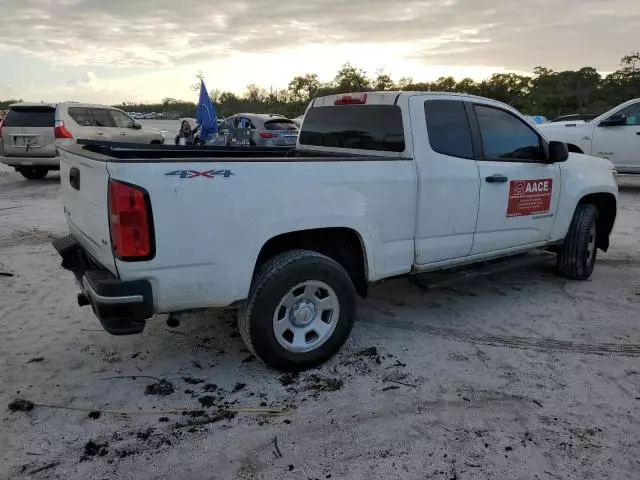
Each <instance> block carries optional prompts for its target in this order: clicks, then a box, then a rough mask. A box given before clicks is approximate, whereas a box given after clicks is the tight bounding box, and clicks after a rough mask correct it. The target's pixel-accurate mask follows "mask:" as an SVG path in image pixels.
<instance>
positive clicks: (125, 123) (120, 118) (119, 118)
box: [109, 110, 135, 128]
mask: <svg viewBox="0 0 640 480" xmlns="http://www.w3.org/2000/svg"><path fill="white" fill-rule="evenodd" d="M109 113H110V114H111V118H113V122H114V123H115V124H116V127H118V128H134V127H135V122H134V121H133V119H132V118H131V117H129V116H128V115H125V114H124V113H122V112H119V111H118V110H111V111H110V112H109Z"/></svg>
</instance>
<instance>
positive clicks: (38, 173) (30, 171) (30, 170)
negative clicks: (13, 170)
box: [18, 167, 49, 180]
mask: <svg viewBox="0 0 640 480" xmlns="http://www.w3.org/2000/svg"><path fill="white" fill-rule="evenodd" d="M18 172H20V173H21V174H22V176H23V177H24V178H26V179H28V180H42V179H43V178H44V177H46V176H47V173H49V169H48V168H46V167H20V168H18Z"/></svg>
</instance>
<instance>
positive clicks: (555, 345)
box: [358, 320, 640, 357]
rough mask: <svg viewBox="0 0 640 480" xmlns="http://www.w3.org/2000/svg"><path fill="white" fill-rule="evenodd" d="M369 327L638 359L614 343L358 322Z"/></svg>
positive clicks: (633, 350) (633, 349)
mask: <svg viewBox="0 0 640 480" xmlns="http://www.w3.org/2000/svg"><path fill="white" fill-rule="evenodd" d="M358 323H360V324H363V325H366V326H369V327H380V326H384V327H389V328H394V329H397V330H403V331H407V332H422V333H429V334H432V335H437V336H440V337H445V338H452V339H455V340H462V341H465V342H469V343H481V344H484V345H489V346H493V347H508V348H522V349H529V350H538V351H543V352H545V351H560V352H570V353H581V354H585V355H621V356H629V357H637V356H640V345H638V344H618V343H576V342H569V341H567V340H554V339H552V338H530V337H517V336H509V335H485V334H482V333H481V332H469V331H463V330H456V329H452V328H441V327H433V326H430V325H423V324H415V323H404V322H398V321H386V320H382V321H380V322H375V323H374V322H358Z"/></svg>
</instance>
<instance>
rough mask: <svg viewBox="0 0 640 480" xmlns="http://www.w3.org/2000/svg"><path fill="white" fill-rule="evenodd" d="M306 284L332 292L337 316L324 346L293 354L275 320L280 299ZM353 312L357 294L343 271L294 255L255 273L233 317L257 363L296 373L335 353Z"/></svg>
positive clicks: (317, 257) (311, 255)
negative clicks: (323, 286) (243, 302)
mask: <svg viewBox="0 0 640 480" xmlns="http://www.w3.org/2000/svg"><path fill="white" fill-rule="evenodd" d="M306 281H316V282H323V283H324V284H326V285H328V286H329V287H331V289H333V292H334V293H335V294H336V297H337V302H338V305H339V311H340V312H339V315H337V318H336V319H335V320H332V321H335V322H337V323H336V325H335V327H332V328H333V330H332V332H331V333H330V334H329V336H328V337H327V338H326V340H324V343H322V344H320V345H318V347H317V348H315V349H313V350H311V351H307V352H292V351H290V350H288V349H286V348H284V347H283V346H282V345H281V343H280V342H279V341H278V339H277V338H276V333H275V332H274V315H275V313H276V309H277V308H278V305H279V304H280V302H281V300H282V299H283V298H284V297H285V295H287V294H288V292H289V291H290V290H291V289H293V288H294V287H296V286H297V285H299V284H301V283H304V282H306ZM355 313H356V291H355V288H354V286H353V283H352V281H351V278H350V277H349V275H348V274H347V272H346V271H345V270H344V268H342V266H340V264H338V263H337V262H335V261H334V260H332V259H331V258H329V257H326V256H324V255H321V254H319V253H316V252H312V251H307V250H295V251H291V252H286V253H283V254H280V255H277V256H275V257H274V258H272V259H270V260H268V261H267V262H266V263H265V264H264V265H263V266H262V268H260V270H259V272H258V273H257V275H256V276H255V277H254V282H253V285H252V287H251V292H250V293H249V298H248V300H247V303H246V305H245V307H244V308H243V310H242V311H241V312H240V315H239V316H238V328H239V330H240V334H241V335H242V338H243V340H244V342H245V344H246V345H247V347H248V348H249V350H251V352H252V353H253V354H254V355H255V356H256V357H258V358H259V359H260V360H261V361H262V362H264V363H266V364H267V365H269V366H270V367H272V368H275V369H276V370H280V371H285V372H297V371H302V370H306V369H308V368H313V367H316V366H318V365H321V364H322V363H324V362H325V361H327V360H328V359H329V358H331V357H332V356H333V355H334V354H335V353H336V352H337V351H338V350H340V348H341V347H342V345H343V344H344V342H345V341H346V340H347V338H348V337H349V334H350V333H351V329H352V327H353V322H354V319H355ZM305 338H306V337H305Z"/></svg>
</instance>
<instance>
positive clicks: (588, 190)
mask: <svg viewBox="0 0 640 480" xmlns="http://www.w3.org/2000/svg"><path fill="white" fill-rule="evenodd" d="M613 170H614V167H613V164H612V163H611V162H610V161H608V160H605V159H602V158H597V157H593V156H590V155H582V154H579V153H570V154H569V159H568V160H567V161H566V162H564V163H562V164H561V165H560V201H559V203H558V211H557V213H556V221H555V223H554V226H553V231H552V233H551V240H552V241H557V240H562V239H564V238H565V236H566V235H567V232H568V231H569V226H570V225H571V220H572V219H573V213H574V212H575V210H576V207H577V205H578V204H579V203H580V202H581V201H582V200H583V199H584V198H585V197H587V196H588V195H593V194H602V193H604V194H610V195H613V196H614V197H615V199H616V205H617V203H618V202H617V200H618V184H617V183H616V179H615V177H614V174H613Z"/></svg>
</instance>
